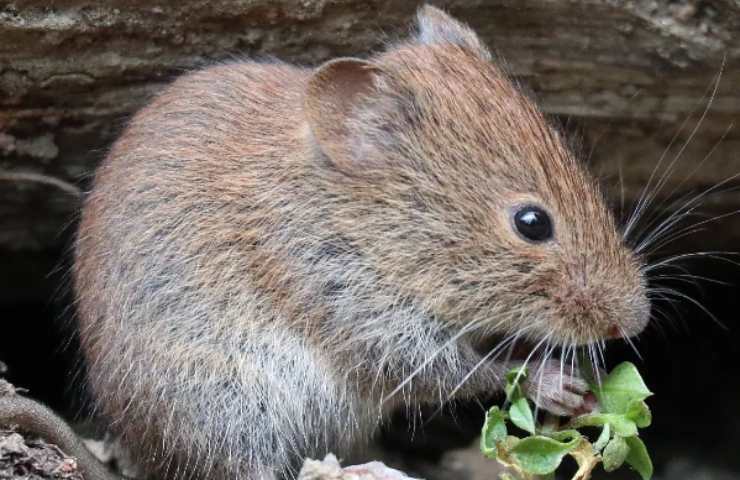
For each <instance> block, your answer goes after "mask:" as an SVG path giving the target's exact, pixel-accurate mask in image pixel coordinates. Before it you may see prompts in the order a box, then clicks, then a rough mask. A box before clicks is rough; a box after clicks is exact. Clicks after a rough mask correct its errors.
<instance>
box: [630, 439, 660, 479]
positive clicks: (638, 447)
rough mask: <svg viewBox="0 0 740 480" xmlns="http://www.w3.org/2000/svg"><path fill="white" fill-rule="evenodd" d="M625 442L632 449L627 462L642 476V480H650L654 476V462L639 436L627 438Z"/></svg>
mask: <svg viewBox="0 0 740 480" xmlns="http://www.w3.org/2000/svg"><path fill="white" fill-rule="evenodd" d="M624 441H625V442H627V446H629V449H630V451H629V453H628V454H627V458H626V460H625V461H626V462H627V464H628V465H629V466H631V467H632V468H634V469H635V470H636V471H637V473H639V474H640V476H641V477H642V480H650V478H651V477H652V476H653V462H652V461H651V460H650V455H648V452H647V448H645V444H644V443H642V440H640V438H639V437H637V436H634V437H628V438H625V439H624Z"/></svg>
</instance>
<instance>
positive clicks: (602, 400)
mask: <svg viewBox="0 0 740 480" xmlns="http://www.w3.org/2000/svg"><path fill="white" fill-rule="evenodd" d="M591 388H592V390H593V392H594V395H596V398H597V399H598V400H599V405H600V406H601V408H602V409H603V411H604V412H606V413H617V414H625V413H627V410H629V408H630V406H631V405H632V403H633V402H635V401H638V402H640V401H642V400H645V399H646V398H647V397H649V396H650V395H652V392H651V391H650V390H648V388H647V386H646V385H645V382H643V380H642V377H641V376H640V374H639V372H638V371H637V368H636V367H635V366H634V365H633V364H631V363H629V362H624V363H620V364H619V365H617V366H616V367H615V368H614V370H612V371H611V373H610V374H609V375H607V376H606V378H604V379H603V381H602V382H601V385H591Z"/></svg>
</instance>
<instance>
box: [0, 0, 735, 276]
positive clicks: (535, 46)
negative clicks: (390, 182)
mask: <svg viewBox="0 0 740 480" xmlns="http://www.w3.org/2000/svg"><path fill="white" fill-rule="evenodd" d="M432 3H435V4H437V5H438V6H441V7H443V8H445V9H447V10H449V11H450V12H451V13H452V14H454V15H456V16H458V17H459V18H461V19H463V20H465V21H467V22H469V23H470V24H471V25H472V26H473V27H474V28H475V29H476V31H478V32H479V34H480V35H481V36H482V38H484V39H485V40H486V41H487V42H488V44H489V45H490V46H491V47H492V48H493V49H494V50H495V52H496V53H497V55H498V56H499V57H500V59H501V61H502V62H505V63H506V64H507V65H508V68H509V70H510V71H511V72H512V74H513V75H514V76H516V77H517V78H519V79H521V81H522V83H523V84H524V85H526V86H527V87H528V88H529V89H531V90H532V91H533V93H534V94H535V95H536V96H537V97H538V99H539V101H540V103H541V104H542V105H543V107H544V109H545V110H546V111H547V112H549V113H551V114H554V115H556V116H558V117H560V119H561V121H562V122H563V124H564V125H566V127H567V128H568V129H569V130H570V129H573V130H577V132H578V136H579V137H581V138H583V145H584V148H583V150H584V152H585V155H586V156H590V158H591V160H590V161H591V162H592V163H593V164H594V169H595V170H596V172H597V173H599V174H602V175H604V177H605V182H606V184H607V186H608V187H614V186H615V185H616V184H617V177H618V172H619V171H620V170H621V175H622V177H623V180H624V189H623V190H624V193H625V196H626V198H627V199H628V200H629V199H634V198H635V197H636V194H637V192H638V191H639V188H640V187H642V186H643V185H644V184H646V182H647V181H648V178H649V177H650V174H651V172H652V169H653V167H654V166H655V164H656V163H657V162H658V160H659V159H660V158H661V155H662V153H663V152H664V151H665V150H666V148H668V153H667V154H666V156H665V160H664V165H665V163H666V162H667V161H669V160H671V159H672V158H674V156H675V155H677V154H678V153H679V152H682V153H681V157H680V160H679V161H678V162H677V164H676V169H675V170H676V171H675V173H674V174H673V175H672V176H671V177H670V179H669V180H668V182H667V183H668V186H667V187H666V188H665V189H664V193H670V192H671V191H672V190H673V187H678V190H679V191H688V190H691V189H701V188H706V187H707V186H710V185H713V184H715V183H717V182H719V181H723V180H726V179H728V178H729V177H731V176H732V175H734V174H736V173H738V172H740V158H738V156H739V154H738V153H737V152H740V148H739V147H740V132H739V131H738V129H737V128H732V125H733V122H734V121H735V120H737V119H738V118H739V117H740V3H738V1H737V0H703V1H698V0H639V1H637V0H636V1H620V0H489V1H483V0H449V1H436V2H432ZM419 4H420V2H418V1H406V0H368V1H357V0H178V1H175V0H160V1H154V2H152V1H149V0H146V1H145V0H106V1H91V0H56V1H54V2H50V1H47V0H15V1H11V2H7V1H4V2H2V1H0V170H1V172H0V256H3V257H4V258H10V257H12V258H14V259H18V258H19V257H18V255H21V257H22V256H24V255H26V256H28V258H31V257H34V258H38V257H39V255H43V253H44V252H48V251H50V250H54V249H57V248H59V246H60V245H61V244H63V243H64V241H65V239H66V238H67V237H66V236H65V235H60V233H59V232H60V231H62V230H63V228H64V226H65V225H67V224H68V222H69V221H70V220H73V219H74V216H75V213H76V211H77V207H78V205H79V195H78V192H77V189H83V190H84V188H85V186H86V185H87V183H88V179H89V176H90V174H91V172H92V171H93V169H94V167H95V165H96V164H97V162H98V161H99V160H100V159H101V157H102V156H103V155H104V154H105V151H106V148H107V147H108V145H109V144H110V142H111V141H112V140H113V139H114V138H115V136H116V134H117V133H118V132H119V131H120V129H121V127H122V125H124V124H125V122H126V119H127V118H128V116H129V115H130V114H131V113H132V112H134V111H135V110H136V109H137V108H139V107H141V106H142V105H143V104H144V103H145V102H146V101H147V99H148V98H150V97H151V95H153V94H154V93H155V92H156V91H157V90H158V89H160V88H161V87H162V85H164V84H166V82H168V81H169V80H170V79H172V78H173V77H174V76H176V75H178V74H179V73H181V72H183V71H185V70H187V69H192V68H195V67H197V66H199V65H203V64H208V63H211V62H215V61H220V60H224V59H230V58H234V57H241V56H249V57H260V58H270V57H278V58H281V59H284V60H288V61H292V62H300V63H305V64H315V63H318V62H321V61H323V60H326V59H328V58H331V57H333V56H337V55H363V54H367V53H368V52H370V51H372V50H373V49H377V48H380V47H382V45H383V43H384V42H387V41H389V40H390V41H392V40H393V39H394V38H397V37H398V36H399V35H402V34H403V32H404V30H405V29H406V28H407V26H408V24H409V22H410V20H411V17H412V16H413V12H414V10H415V9H416V7H417V6H418V5H419ZM720 73H721V79H720V81H719V83H718V84H715V80H716V78H717V76H718V75H720ZM715 87H716V91H715ZM710 97H711V98H713V100H712V102H711V105H710V106H709V107H708V111H707V113H706V115H705V116H704V117H705V118H704V121H703V122H702V124H701V125H700V126H699V128H698V129H697V130H696V132H695V135H692V132H693V129H694V125H695V124H696V122H697V120H698V119H699V118H700V117H702V112H703V111H704V109H705V107H706V106H707V105H708V102H709V99H710ZM684 122H685V125H683V128H681V127H682V124H684ZM674 135H677V139H676V141H675V142H674V143H673V145H672V146H671V147H670V148H669V147H668V146H669V144H670V143H671V139H672V138H673V136H674ZM689 138H691V141H688V139H689ZM687 141H688V146H686V147H685V149H684V148H683V145H684V143H686V142H687ZM710 153H711V157H710V158H709V160H708V161H707V162H706V163H705V164H704V165H702V166H701V167H700V168H698V170H697V171H695V172H693V171H694V170H695V169H696V166H697V165H698V164H699V162H701V161H702V159H703V158H704V157H706V156H707V155H709V154H710ZM692 172H693V175H692V176H691V178H690V179H689V180H687V181H685V182H683V178H684V177H685V176H686V175H687V174H689V173H692ZM39 174H41V175H44V176H45V177H44V178H40V177H39ZM682 182H683V183H682ZM732 184H734V182H733V181H730V183H729V184H728V185H732ZM619 190H620V189H619V188H616V189H614V191H619ZM711 202H713V204H714V206H715V207H716V208H717V209H718V210H719V211H720V212H724V211H730V210H733V209H734V208H736V207H737V206H738V205H739V204H740V196H738V195H737V194H736V193H732V192H730V193H725V194H721V195H717V196H715V197H712V200H711ZM726 230H727V232H728V234H727V236H726V238H728V239H729V238H731V237H730V233H731V230H732V229H731V228H727V229H726ZM737 230H739V231H740V229H737ZM22 258H24V257H22ZM6 264H7V265H9V263H6ZM17 265H19V266H20V267H18V268H16V267H13V268H16V270H23V269H24V268H26V267H27V265H28V264H26V263H24V261H22V260H21V261H18V262H17ZM11 287H13V286H12V285H11V286H10V287H8V288H11ZM16 289H17V286H16Z"/></svg>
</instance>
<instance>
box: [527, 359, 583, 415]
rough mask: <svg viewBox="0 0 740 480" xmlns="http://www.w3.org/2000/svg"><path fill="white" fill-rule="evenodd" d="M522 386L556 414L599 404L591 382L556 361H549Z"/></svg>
mask: <svg viewBox="0 0 740 480" xmlns="http://www.w3.org/2000/svg"><path fill="white" fill-rule="evenodd" d="M522 386H523V388H524V390H525V392H526V394H527V396H528V397H529V398H530V399H531V400H532V401H534V402H535V404H536V405H537V406H538V407H539V408H542V409H544V410H547V411H548V412H550V413H553V414H555V415H559V416H566V417H567V416H574V415H577V414H580V413H587V412H589V411H592V410H593V409H594V408H595V401H593V400H592V397H593V395H592V394H590V393H589V387H588V383H586V381H585V380H583V379H582V378H581V377H579V376H576V375H569V374H568V373H565V372H561V370H560V364H559V363H558V362H556V361H548V362H547V363H545V364H544V366H543V367H542V369H541V370H537V371H535V372H534V373H533V374H532V376H531V377H530V378H528V379H527V380H526V381H525V382H524V383H523V385H522Z"/></svg>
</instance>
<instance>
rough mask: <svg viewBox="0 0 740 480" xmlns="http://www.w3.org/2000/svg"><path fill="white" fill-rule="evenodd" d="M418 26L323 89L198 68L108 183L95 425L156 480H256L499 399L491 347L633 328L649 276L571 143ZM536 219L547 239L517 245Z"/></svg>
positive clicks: (95, 339)
mask: <svg viewBox="0 0 740 480" xmlns="http://www.w3.org/2000/svg"><path fill="white" fill-rule="evenodd" d="M420 30H421V31H420V34H419V37H418V38H417V39H411V40H409V41H407V42H406V43H403V44H400V45H397V46H395V47H393V48H391V49H389V50H388V51H386V52H384V53H380V54H378V55H376V56H374V57H372V58H371V59H370V60H368V61H360V60H352V59H346V60H340V61H335V62H332V63H330V64H327V65H325V66H323V67H321V68H320V69H318V70H317V71H315V72H314V71H311V70H309V69H302V68H297V67H293V66H289V65H285V64H280V63H263V64H259V63H254V62H237V63H232V64H227V65H219V66H215V67H211V68H208V69H206V70H203V71H199V72H195V73H192V74H189V75H186V76H184V77H182V78H180V79H179V80H177V81H176V82H174V84H172V85H171V86H170V87H169V88H168V89H167V90H166V91H165V92H164V93H163V94H161V95H160V96H159V97H158V98H156V99H155V100H154V101H153V102H152V103H151V104H150V105H149V106H147V107H146V108H144V109H143V110H142V111H141V112H139V113H138V114H137V115H136V116H135V117H134V119H133V120H132V121H131V122H130V124H129V126H128V128H127V129H126V131H125V132H124V134H123V135H122V136H121V138H120V139H119V140H118V141H117V142H116V143H115V145H114V146H113V148H112V150H111V152H110V154H109V155H108V156H107V158H106V159H105V161H104V162H103V164H102V165H101V167H100V169H99V171H98V173H97V176H96V178H95V185H94V188H93V191H92V193H91V194H90V196H89V197H88V199H87V200H86V202H85V208H84V213H83V219H82V223H81V226H80V232H79V238H78V244H77V256H76V265H75V286H76V291H77V295H78V302H79V316H80V333H81V338H82V346H83V351H84V353H85V357H86V360H87V363H88V368H89V372H90V374H89V380H90V385H91V388H92V393H93V396H94V398H95V400H96V405H97V407H98V409H99V413H100V414H101V416H102V417H103V418H105V419H106V420H107V421H108V422H109V423H110V426H111V429H112V430H113V431H114V432H115V433H117V434H119V435H121V436H122V439H123V441H124V443H125V444H127V445H128V446H129V447H130V448H132V449H133V450H134V452H135V453H136V454H138V457H139V458H141V459H142V460H143V461H144V462H145V463H146V465H147V468H148V469H149V470H151V471H156V472H158V473H159V474H160V475H163V476H164V477H166V478H180V477H191V476H193V477H199V478H255V479H256V478H270V476H271V475H273V473H278V474H279V473H283V472H285V471H286V469H289V467H290V466H291V465H294V464H295V463H296V461H298V460H299V459H300V458H302V457H303V456H304V455H320V454H322V453H323V452H325V451H328V450H334V449H341V448H345V447H346V446H347V445H349V444H350V443H351V442H353V441H355V440H356V439H357V438H362V437H364V436H367V435H368V433H369V432H370V431H372V429H373V428H374V426H375V425H377V423H378V421H379V420H380V418H381V417H382V414H383V412H384V411H385V410H386V409H387V408H389V406H392V405H394V404H398V403H399V402H401V401H402V400H403V401H405V403H408V404H409V405H413V404H416V403H418V402H421V401H438V400H440V399H442V400H443V399H444V398H445V397H446V396H447V395H450V394H452V393H455V394H456V395H458V396H472V395H477V394H490V393H491V392H493V391H494V390H496V389H498V388H500V383H499V381H498V375H499V374H500V373H502V372H503V371H505V369H506V368H508V366H506V365H503V364H501V363H500V362H489V363H484V364H483V365H482V367H481V368H478V370H477V371H476V372H475V374H473V375H471V376H469V378H468V377H467V376H468V373H469V372H471V370H473V369H474V367H476V365H477V364H478V363H479V361H480V360H481V358H482V357H481V354H480V353H478V352H477V350H476V347H477V342H478V341H479V340H480V339H485V338H488V336H489V335H491V334H498V335H507V334H514V333H516V332H517V331H519V330H520V329H521V328H522V327H523V326H525V325H526V326H529V328H528V330H526V333H525V334H523V335H522V338H523V339H527V340H529V341H532V342H538V341H540V340H543V339H544V338H545V337H546V336H548V335H550V337H548V338H549V339H550V340H551V341H552V342H553V343H554V344H559V345H571V344H582V343H588V342H593V341H597V340H601V339H603V338H606V337H608V336H609V335H611V334H610V333H609V332H613V329H614V327H615V325H616V326H618V327H619V328H620V329H621V330H622V331H623V332H624V333H625V334H629V335H631V334H635V333H637V332H639V331H640V330H641V329H642V327H643V326H644V324H645V322H646V319H647V314H648V308H649V307H648V304H647V300H646V297H645V285H644V280H643V278H642V276H641V274H640V272H639V266H640V262H639V259H637V258H635V257H634V256H633V254H632V253H631V252H630V251H628V250H627V249H626V248H625V246H624V245H623V243H622V240H621V237H620V235H619V234H618V232H617V230H616V228H615V225H614V222H613V220H612V217H611V215H610V214H609V212H608V211H607V209H606V208H605V206H604V202H603V200H602V197H601V194H600V193H599V190H598V188H597V186H596V185H595V184H594V182H593V180H592V179H591V178H590V177H589V176H588V175H587V174H586V173H585V172H584V170H583V169H582V167H581V166H580V165H579V164H578V162H577V161H576V160H575V159H574V157H573V155H572V153H571V152H570V151H568V149H567V148H566V147H565V146H564V143H563V141H562V139H561V138H560V136H559V134H558V133H557V132H556V131H555V130H553V129H552V128H551V127H550V126H549V125H548V124H547V122H546V121H545V119H544V118H543V116H542V115H541V114H540V113H539V112H538V111H537V109H536V108H535V107H534V106H533V104H532V103H531V102H530V101H529V100H528V99H527V98H525V97H524V96H523V95H522V94H520V93H519V92H518V91H517V90H516V88H514V86H513V85H512V84H511V82H510V81H509V80H508V79H507V78H506V76H505V75H504V74H503V73H502V72H501V70H499V69H498V68H497V67H496V66H495V65H493V64H491V63H490V61H489V58H490V55H489V54H488V52H487V51H486V50H485V48H484V47H483V46H482V45H481V44H480V42H479V41H478V40H477V38H476V37H475V35H474V34H473V33H472V32H471V31H470V30H468V29H466V28H465V27H464V26H462V25H461V24H459V23H457V22H455V21H454V20H452V19H450V18H449V17H446V16H445V15H444V14H443V13H441V12H439V11H438V10H436V9H432V8H426V9H424V10H423V11H422V12H421V13H420ZM530 202H534V203H537V204H539V205H542V206H543V207H544V208H545V209H546V210H547V211H549V212H550V214H551V216H552V218H553V222H554V227H555V239H554V241H552V242H548V243H544V244H531V243H527V242H526V241H524V240H522V239H521V238H520V237H519V236H518V235H517V234H516V233H515V232H514V230H513V229H512V226H511V209H512V208H514V207H515V206H516V205H518V204H522V203H530ZM466 325H467V326H470V325H474V326H475V328H470V330H469V332H470V334H468V331H467V330H465V331H463V330H464V329H466V328H468V327H466ZM457 334H460V335H458V337H459V338H456V339H454V341H452V340H453V338H454V337H455V336H456V335H457ZM463 334H464V335H463ZM432 353H436V355H434V356H433V358H432ZM412 373H414V374H415V375H414V376H413V379H412V380H410V381H408V382H404V380H406V379H407V377H408V376H409V375H411V374H412ZM462 381H464V382H463V383H464V384H463V386H462V387H461V388H457V387H459V386H460V385H459V384H460V383H461V382H462ZM396 389H400V390H401V392H400V393H399V395H397V396H395V397H394V399H393V401H392V402H388V403H386V404H385V405H382V403H383V399H384V398H385V397H386V395H387V394H388V393H390V392H393V391H394V390H396ZM244 475H246V477H244Z"/></svg>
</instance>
